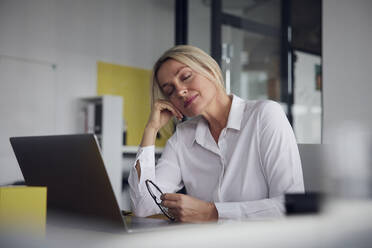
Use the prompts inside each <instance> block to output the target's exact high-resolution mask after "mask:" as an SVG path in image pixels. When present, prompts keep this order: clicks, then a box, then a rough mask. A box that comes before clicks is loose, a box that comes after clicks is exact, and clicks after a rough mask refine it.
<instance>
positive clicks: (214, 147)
mask: <svg viewBox="0 0 372 248" xmlns="http://www.w3.org/2000/svg"><path fill="white" fill-rule="evenodd" d="M152 96H153V99H152V101H153V104H152V110H151V114H150V117H149V120H148V123H147V125H146V128H145V130H144V134H143V138H142V141H141V145H140V149H139V151H138V154H137V158H136V162H135V166H133V168H132V169H131V172H130V176H129V179H128V181H129V184H130V187H131V190H130V195H131V200H132V207H133V211H134V213H135V215H137V216H148V215H152V214H155V213H159V212H160V209H159V208H158V206H157V205H156V204H155V202H154V200H153V199H152V198H151V195H150V194H149V192H148V190H147V187H146V183H145V181H146V180H148V179H149V180H151V181H153V182H154V183H155V184H156V185H158V186H159V188H160V189H161V190H162V191H163V192H167V193H166V194H163V195H162V196H161V200H162V202H161V205H162V206H164V207H166V208H168V210H169V213H170V215H172V216H173V217H174V218H175V219H176V220H178V221H182V222H201V221H216V220H218V219H246V218H256V217H274V216H282V215H283V213H284V205H283V196H284V194H285V193H288V192H304V183H303V177H302V169H301V161H300V157H299V153H298V148H297V144H296V140H295V137H294V134H293V131H292V128H291V126H290V125H289V123H288V120H287V118H286V116H285V114H284V112H283V110H282V109H281V107H280V105H279V104H277V103H275V102H273V101H244V100H242V99H240V98H239V97H237V96H235V95H227V94H226V92H225V90H224V87H223V79H222V74H221V70H220V68H219V66H218V65H217V63H216V62H215V61H214V60H213V59H212V58H211V57H210V56H209V55H208V54H206V53H205V52H203V51H202V50H200V49H198V48H196V47H193V46H176V47H173V48H171V49H170V50H168V51H166V52H165V53H164V54H163V55H162V56H161V57H160V58H159V60H158V61H157V62H156V63H155V65H154V68H153V75H152ZM184 116H187V117H194V118H191V119H190V120H188V121H185V122H183V123H181V124H179V125H178V126H177V128H176V131H175V133H174V134H173V136H172V137H171V138H170V139H169V140H168V142H167V145H166V147H165V148H164V151H163V154H162V157H161V158H160V159H159V161H158V163H157V165H156V166H155V159H154V143H155V139H156V134H157V132H158V131H159V129H160V128H161V127H163V126H164V125H165V124H166V123H167V122H168V121H169V120H170V119H171V118H172V117H176V118H177V119H182V118H183V117H184ZM183 187H185V189H186V192H187V195H185V194H176V193H174V192H177V191H179V190H180V189H181V188H183ZM168 192H169V193H168Z"/></svg>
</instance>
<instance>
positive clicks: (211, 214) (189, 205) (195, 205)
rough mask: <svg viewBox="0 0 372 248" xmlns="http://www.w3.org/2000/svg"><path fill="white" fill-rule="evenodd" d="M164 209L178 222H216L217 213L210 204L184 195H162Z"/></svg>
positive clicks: (212, 204) (214, 207)
mask: <svg viewBox="0 0 372 248" xmlns="http://www.w3.org/2000/svg"><path fill="white" fill-rule="evenodd" d="M161 200H162V203H161V205H163V206H164V207H166V208H168V209H169V212H170V214H171V215H172V216H174V217H175V219H176V220H177V221H180V222H206V221H217V220H218V212H217V209H216V206H215V205H214V203H212V202H205V201H202V200H199V199H196V198H194V197H191V196H188V195H184V194H163V195H162V196H161Z"/></svg>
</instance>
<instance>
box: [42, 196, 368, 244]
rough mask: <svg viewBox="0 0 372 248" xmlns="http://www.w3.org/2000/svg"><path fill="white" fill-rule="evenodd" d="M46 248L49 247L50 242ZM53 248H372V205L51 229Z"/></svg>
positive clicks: (49, 237)
mask: <svg viewBox="0 0 372 248" xmlns="http://www.w3.org/2000/svg"><path fill="white" fill-rule="evenodd" d="M44 243H45V242H44ZM45 244H47V245H44V246H47V247H49V246H50V247H89V248H92V247H110V248H115V247H118V248H119V247H120V248H124V247H161V248H164V247H172V248H173V247H188V248H191V247H254V248H256V247H296V248H297V247H309V248H310V247H311V248H314V247H337V248H339V247H371V245H372V201H368V202H354V201H348V202H338V203H337V204H336V203H335V204H333V205H330V206H329V207H327V209H325V211H324V212H323V213H322V214H319V215H309V216H301V217H287V218H284V219H280V220H270V221H267V220H266V221H249V222H233V221H228V222H224V223H217V224H216V223H215V224H197V225H186V226H181V227H179V228H175V229H174V230H173V229H156V230H154V231H151V232H144V233H133V234H120V235H119V234H110V233H101V232H94V231H87V230H77V229H63V230H61V229H59V228H55V227H53V228H50V229H47V240H46V243H45Z"/></svg>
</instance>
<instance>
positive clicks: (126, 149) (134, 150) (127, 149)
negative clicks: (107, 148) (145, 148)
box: [122, 146, 164, 155]
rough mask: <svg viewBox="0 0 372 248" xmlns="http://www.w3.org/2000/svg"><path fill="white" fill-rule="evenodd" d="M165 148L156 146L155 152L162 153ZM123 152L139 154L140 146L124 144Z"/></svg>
mask: <svg viewBox="0 0 372 248" xmlns="http://www.w3.org/2000/svg"><path fill="white" fill-rule="evenodd" d="M163 150H164V148H160V147H155V154H159V155H160V154H161V153H162V152H163ZM122 152H123V153H124V154H137V152H138V146H122Z"/></svg>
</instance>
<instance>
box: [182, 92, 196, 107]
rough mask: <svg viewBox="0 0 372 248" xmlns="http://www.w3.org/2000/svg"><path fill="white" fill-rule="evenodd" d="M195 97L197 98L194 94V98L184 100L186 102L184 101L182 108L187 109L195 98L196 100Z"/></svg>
mask: <svg viewBox="0 0 372 248" xmlns="http://www.w3.org/2000/svg"><path fill="white" fill-rule="evenodd" d="M197 96H198V95H197V94H196V95H195V96H192V97H190V98H188V99H186V101H185V103H184V105H183V107H184V108H187V106H189V105H190V104H191V103H192V102H193V101H194V100H195V98H196V97H197Z"/></svg>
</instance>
